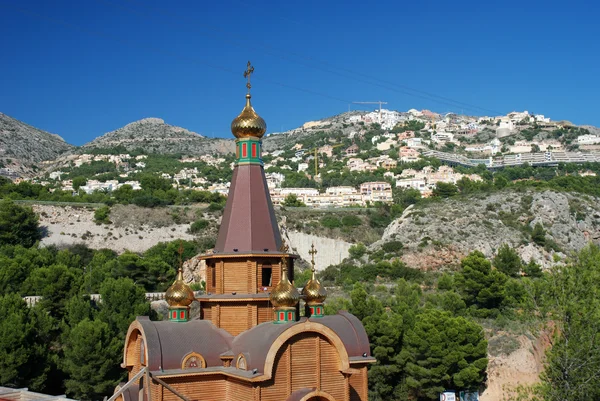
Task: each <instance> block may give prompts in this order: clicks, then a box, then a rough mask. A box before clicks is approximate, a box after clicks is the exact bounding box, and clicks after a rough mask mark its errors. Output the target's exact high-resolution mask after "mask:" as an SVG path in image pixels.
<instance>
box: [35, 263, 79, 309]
mask: <svg viewBox="0 0 600 401" xmlns="http://www.w3.org/2000/svg"><path fill="white" fill-rule="evenodd" d="M80 282H81V276H80V275H78V274H77V273H75V270H74V269H70V268H68V267H67V266H65V265H64V264H53V265H51V266H48V267H40V268H38V269H35V270H33V271H32V272H31V275H30V276H29V277H28V278H27V280H25V283H24V284H23V288H24V292H25V293H27V294H32V295H40V296H41V297H42V299H41V301H40V304H41V305H42V307H43V308H44V309H45V310H46V311H48V313H50V315H51V316H52V317H54V318H57V319H62V317H63V316H64V313H65V310H64V309H65V305H66V302H67V301H68V300H69V299H70V298H71V297H72V296H73V295H74V294H75V293H76V292H77V290H78V289H79V286H80Z"/></svg>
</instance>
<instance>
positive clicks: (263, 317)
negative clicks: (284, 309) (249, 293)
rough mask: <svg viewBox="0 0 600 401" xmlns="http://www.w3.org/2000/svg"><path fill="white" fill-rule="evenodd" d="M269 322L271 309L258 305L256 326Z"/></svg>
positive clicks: (271, 318) (271, 313)
mask: <svg viewBox="0 0 600 401" xmlns="http://www.w3.org/2000/svg"><path fill="white" fill-rule="evenodd" d="M271 320H273V307H272V306H263V305H260V306H259V307H258V324H261V323H264V322H270V321H271Z"/></svg>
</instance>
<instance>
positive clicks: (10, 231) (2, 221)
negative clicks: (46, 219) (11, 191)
mask: <svg viewBox="0 0 600 401" xmlns="http://www.w3.org/2000/svg"><path fill="white" fill-rule="evenodd" d="M41 238H42V235H41V233H40V230H39V227H38V217H37V215H36V214H35V213H34V212H33V210H32V209H31V208H30V207H24V206H19V205H17V204H16V203H14V202H13V201H11V200H9V199H4V200H2V201H0V245H6V244H9V245H23V246H25V247H30V246H33V244H35V242H36V241H38V240H40V239H41Z"/></svg>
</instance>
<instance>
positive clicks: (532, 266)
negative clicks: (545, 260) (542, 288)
mask: <svg viewBox="0 0 600 401" xmlns="http://www.w3.org/2000/svg"><path fill="white" fill-rule="evenodd" d="M523 272H524V273H525V275H526V276H527V277H534V278H537V277H541V276H542V268H541V267H540V265H538V264H537V263H535V260H533V258H531V259H530V260H529V263H527V264H526V265H525V266H524V267H523Z"/></svg>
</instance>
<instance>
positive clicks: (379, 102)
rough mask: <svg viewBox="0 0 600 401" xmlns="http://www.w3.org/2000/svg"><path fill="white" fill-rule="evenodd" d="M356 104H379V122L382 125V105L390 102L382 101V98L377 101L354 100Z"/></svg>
mask: <svg viewBox="0 0 600 401" xmlns="http://www.w3.org/2000/svg"><path fill="white" fill-rule="evenodd" d="M352 103H354V104H378V105H379V124H380V125H381V105H382V104H388V102H382V101H381V100H379V101H377V102H352Z"/></svg>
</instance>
